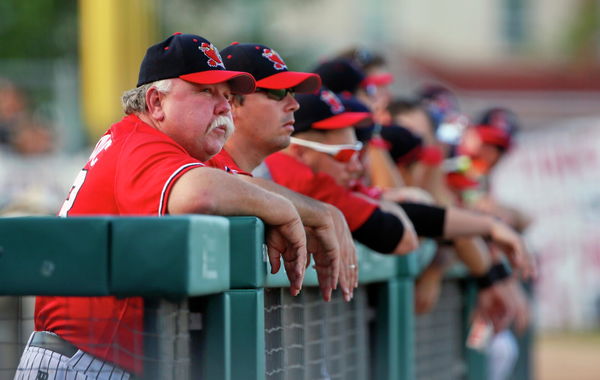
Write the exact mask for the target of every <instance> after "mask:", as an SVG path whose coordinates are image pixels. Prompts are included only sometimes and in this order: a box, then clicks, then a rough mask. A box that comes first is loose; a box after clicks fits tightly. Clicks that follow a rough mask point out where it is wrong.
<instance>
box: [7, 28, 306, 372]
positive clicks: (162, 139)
mask: <svg viewBox="0 0 600 380" xmlns="http://www.w3.org/2000/svg"><path fill="white" fill-rule="evenodd" d="M254 88H255V81H254V78H253V77H252V76H251V75H249V74H247V73H241V72H234V71H228V70H226V69H225V67H224V65H223V63H222V61H221V57H220V55H219V52H218V51H217V49H216V48H215V47H214V46H213V45H212V44H211V43H210V42H209V41H207V40H206V39H204V38H202V37H200V36H196V35H189V34H175V35H173V36H171V37H169V38H167V39H166V40H165V41H163V42H160V43H158V44H156V45H153V46H151V47H150V48H149V49H148V50H147V52H146V56H145V57H144V60H143V61H142V64H141V67H140V73H139V79H138V84H137V88H135V89H133V90H130V91H128V92H126V93H125V94H124V96H123V104H124V107H125V113H126V114H127V116H125V117H124V118H123V119H122V120H121V121H120V122H118V123H116V124H114V125H113V126H111V128H110V129H109V130H108V131H107V132H106V134H105V135H104V136H103V137H102V138H101V139H100V141H99V142H98V144H97V146H96V148H95V150H94V152H93V153H92V155H91V157H90V159H89V161H88V162H87V164H86V165H85V167H84V169H83V170H82V171H81V172H80V174H79V175H78V176H77V179H76V181H75V184H74V185H73V187H72V189H71V191H70V192H69V195H68V198H67V200H66V201H65V203H64V205H63V207H62V209H61V211H60V215H61V216H65V217H67V216H75V215H107V214H111V215H155V216H161V215H166V214H187V213H203V214H218V215H256V216H258V217H260V218H261V219H262V220H263V221H264V222H265V223H266V224H267V225H269V231H270V232H269V234H268V237H267V239H268V240H267V243H268V244H269V251H270V252H269V256H270V260H271V263H272V264H273V266H274V268H275V269H277V268H278V267H279V255H280V254H281V255H282V256H283V259H284V265H285V268H286V272H287V275H288V277H289V279H290V283H291V288H290V291H291V292H292V294H297V293H298V292H299V290H300V287H301V285H302V279H303V276H304V268H305V263H306V236H305V233H304V228H303V226H302V223H301V220H300V218H299V215H298V213H297V211H296V209H295V208H294V207H293V205H292V204H291V202H289V201H288V200H286V199H285V198H283V197H281V196H279V195H276V194H273V193H271V192H268V191H266V190H263V189H261V188H260V187H258V186H256V185H253V184H251V183H248V182H245V181H242V180H240V179H238V178H236V176H232V175H229V174H227V173H225V172H223V171H221V170H217V169H213V168H208V167H205V166H204V165H203V164H202V162H203V161H206V160H208V159H210V158H211V157H212V156H213V155H215V154H217V153H218V152H219V151H220V150H221V148H222V146H223V144H224V143H225V141H226V139H227V138H228V136H229V135H230V134H231V133H232V132H233V123H232V121H231V109H230V103H229V102H230V100H231V97H232V95H233V94H246V93H251V92H253V91H254ZM35 330H36V332H34V333H33V334H32V336H31V338H30V339H29V342H28V344H27V346H26V348H25V352H24V353H23V356H22V358H21V362H20V363H19V369H18V370H17V374H16V377H15V378H16V379H21V378H38V379H39V378H44V379H45V378H51V379H54V378H56V379H64V378H69V379H70V378H79V376H81V378H83V376H87V377H85V378H86V379H97V378H98V379H99V378H102V379H117V378H118V379H127V378H129V377H131V376H132V375H136V376H139V375H141V372H142V364H141V362H140V360H139V358H140V357H141V355H143V352H142V351H141V350H142V347H143V341H142V334H141V332H142V331H143V300H142V299H141V298H138V297H133V298H120V299H117V298H115V297H48V296H44V297H38V298H37V300H36V309H35Z"/></svg>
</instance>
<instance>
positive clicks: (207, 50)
mask: <svg viewBox="0 0 600 380" xmlns="http://www.w3.org/2000/svg"><path fill="white" fill-rule="evenodd" d="M198 49H200V50H202V52H203V53H204V55H205V56H206V57H207V58H208V65H209V66H210V67H217V66H221V67H222V68H225V65H224V64H223V60H222V59H221V55H220V54H219V51H218V50H217V48H216V47H214V46H213V44H207V43H206V42H203V43H202V44H201V45H200V46H198Z"/></svg>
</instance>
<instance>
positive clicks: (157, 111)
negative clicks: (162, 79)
mask: <svg viewBox="0 0 600 380" xmlns="http://www.w3.org/2000/svg"><path fill="white" fill-rule="evenodd" d="M163 99H164V95H163V94H162V93H160V92H159V91H158V90H157V89H156V88H154V87H150V89H149V90H148V91H147V92H146V108H147V109H148V115H149V116H150V117H151V118H152V119H154V120H156V121H163V120H164V119H165V112H164V109H163V104H162V101H163Z"/></svg>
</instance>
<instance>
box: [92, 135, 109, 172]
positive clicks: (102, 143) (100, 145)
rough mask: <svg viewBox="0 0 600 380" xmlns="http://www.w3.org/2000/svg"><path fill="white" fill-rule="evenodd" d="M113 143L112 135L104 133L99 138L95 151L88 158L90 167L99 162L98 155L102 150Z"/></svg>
mask: <svg viewBox="0 0 600 380" xmlns="http://www.w3.org/2000/svg"><path fill="white" fill-rule="evenodd" d="M111 144H112V137H111V135H104V136H102V138H101V139H100V140H98V143H97V144H96V147H95V148H94V151H93V152H92V154H91V155H90V158H89V160H88V162H89V164H90V167H91V166H94V165H96V162H98V155H99V154H100V153H101V152H103V151H105V150H106V149H108V147H109V146H110V145H111Z"/></svg>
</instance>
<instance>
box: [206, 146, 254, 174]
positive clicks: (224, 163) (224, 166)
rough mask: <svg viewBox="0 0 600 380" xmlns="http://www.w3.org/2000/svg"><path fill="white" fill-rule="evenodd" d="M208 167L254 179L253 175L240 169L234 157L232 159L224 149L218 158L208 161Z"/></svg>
mask: <svg viewBox="0 0 600 380" xmlns="http://www.w3.org/2000/svg"><path fill="white" fill-rule="evenodd" d="M206 166H210V167H212V168H217V169H221V170H225V171H226V172H227V173H233V174H242V175H247V176H250V177H252V174H251V173H248V172H247V171H244V170H243V169H240V167H239V166H238V165H237V164H236V163H235V161H234V160H233V157H231V155H230V154H229V153H228V152H227V151H226V150H225V149H222V150H221V151H220V152H219V153H218V154H217V155H216V156H214V157H213V158H211V159H210V160H208V161H206Z"/></svg>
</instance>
